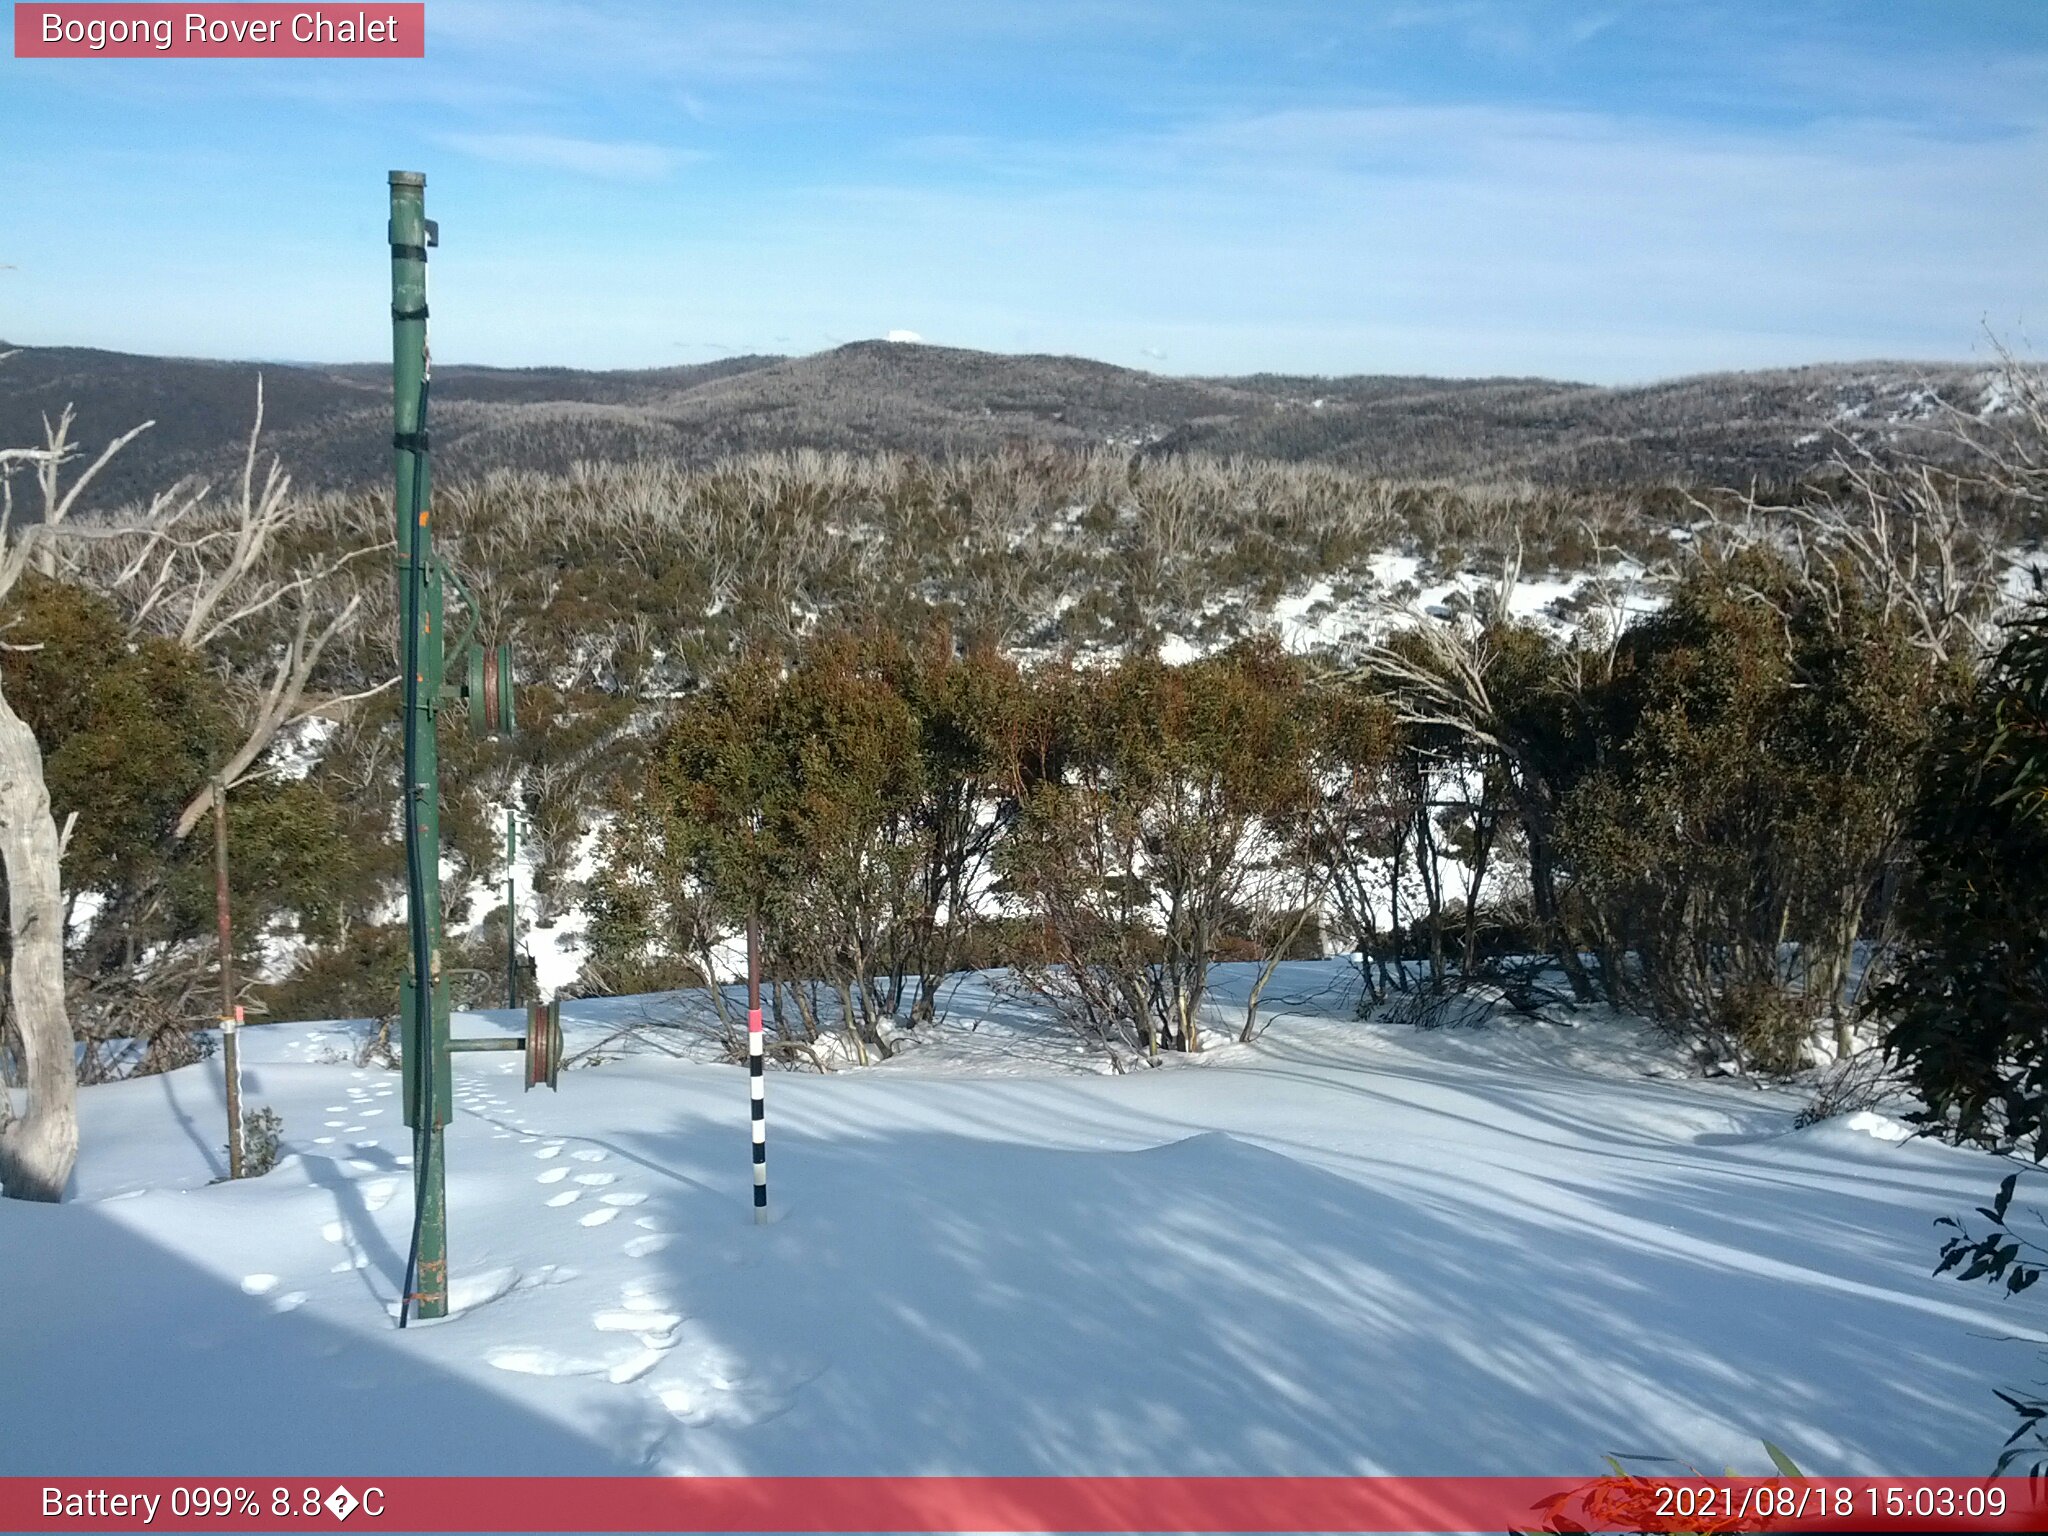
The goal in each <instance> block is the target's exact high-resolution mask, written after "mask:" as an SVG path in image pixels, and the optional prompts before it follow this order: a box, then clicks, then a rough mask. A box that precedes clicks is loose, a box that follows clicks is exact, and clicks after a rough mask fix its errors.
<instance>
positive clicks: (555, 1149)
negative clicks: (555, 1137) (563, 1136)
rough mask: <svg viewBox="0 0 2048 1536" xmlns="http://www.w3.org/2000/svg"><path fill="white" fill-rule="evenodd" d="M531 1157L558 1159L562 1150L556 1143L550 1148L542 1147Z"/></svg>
mask: <svg viewBox="0 0 2048 1536" xmlns="http://www.w3.org/2000/svg"><path fill="white" fill-rule="evenodd" d="M533 1155H534V1156H535V1157H560V1156H561V1155H562V1148H561V1146H560V1144H559V1143H557V1144H556V1145H554V1146H551V1147H542V1148H541V1149H540V1150H539V1151H538V1152H536V1153H534V1154H533Z"/></svg>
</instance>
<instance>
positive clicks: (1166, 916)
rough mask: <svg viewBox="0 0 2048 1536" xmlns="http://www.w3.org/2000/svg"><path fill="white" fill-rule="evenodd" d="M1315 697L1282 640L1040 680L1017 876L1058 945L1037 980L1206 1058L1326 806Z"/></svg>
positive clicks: (1059, 996)
mask: <svg viewBox="0 0 2048 1536" xmlns="http://www.w3.org/2000/svg"><path fill="white" fill-rule="evenodd" d="M1304 686H1305V678H1304V674H1303V670H1302V668H1301V665H1300V664H1299V663H1298V662H1297V661H1295V660H1293V659H1292V658H1289V657H1288V656H1286V655H1285V654H1284V653H1283V652H1282V651H1281V650H1280V649H1279V647H1278V646H1277V644H1275V643H1273V642H1272V641H1270V640H1267V639H1257V640H1253V641H1248V642H1244V643H1242V644H1240V645H1238V646H1235V647H1232V648H1231V649H1230V650H1228V651H1225V652H1222V653H1220V654H1218V655H1216V656H1213V657H1209V658H1205V659H1203V660H1201V661H1196V662H1191V663H1189V664H1187V665H1185V666H1169V665H1167V664H1165V663H1164V662H1162V661H1160V660H1159V659H1158V658H1157V657H1156V656H1142V655H1141V656H1133V657H1129V658H1126V659H1124V660H1123V661H1121V662H1119V663H1118V664H1116V665H1114V666H1112V667H1108V668H1104V669H1101V670H1098V671H1092V672H1088V671H1071V670H1070V671H1065V672H1061V673H1052V674H1047V675H1042V676H1041V677H1040V678H1039V679H1038V680H1037V687H1038V689H1039V690H1041V697H1040V700H1039V703H1038V707H1039V708H1040V709H1041V710H1042V711H1044V712H1045V713H1046V715H1047V717H1048V720H1049V722H1050V723H1049V724H1048V725H1047V726H1046V727H1045V728H1044V729H1043V730H1042V731H1041V732H1040V733H1038V735H1037V736H1036V737H1035V738H1034V739H1033V740H1032V743H1031V751H1030V753H1029V755H1028V757H1027V758H1026V759H1025V760H1023V761H1020V764H1019V767H1018V775H1017V777H1018V798H1019V804H1020V813H1019V816H1018V819H1017V825H1016V828H1015V831H1014V833H1013V835H1012V836H1011V837H1010V838H1009V839H1008V841H1007V843H1006V845H1005V847H1004V850H1003V854H1002V866H1003V870H1004V874H1005V876H1006V879H1007V882H1008V885H1009V887H1010V890H1011V893H1012V894H1013V895H1014V896H1015V897H1016V898H1017V899H1018V900H1019V901H1021V902H1022V903H1023V904H1024V906H1025V907H1026V909H1027V910H1028V911H1029V913H1030V915H1031V917H1032V918H1033V920H1034V921H1035V922H1036V924H1037V925H1038V926H1039V929H1040V932H1041V934H1042V937H1043V951H1042V953H1041V954H1040V955H1039V956H1038V957H1036V958H1035V959H1034V960H1033V962H1032V963H1030V964H1028V965H1027V966H1025V967H1024V974H1025V976H1026V978H1027V980H1029V981H1030V982H1031V983H1032V984H1033V985H1034V986H1036V987H1037V988H1038V989H1039V990H1040V991H1041V992H1043V993H1045V994H1046V995H1047V996H1049V997H1051V998H1053V999H1054V1000H1055V1001H1057V1002H1059V1003H1060V1004H1062V1005H1063V1006H1064V1007H1065V1008H1066V1009H1067V1011H1068V1012H1069V1014H1070V1016H1073V1017H1075V1018H1076V1019H1077V1021H1078V1022H1080V1023H1081V1024H1082V1025H1083V1027H1084V1028H1085V1029H1087V1030H1088V1031H1090V1032H1091V1033H1094V1034H1096V1035H1098V1036H1100V1037H1102V1038H1104V1039H1109V1040H1114V1039H1118V1038H1123V1037H1128V1036H1130V1035H1132V1034H1135V1036H1136V1038H1137V1041H1138V1042H1139V1043H1141V1044H1142V1045H1143V1047H1144V1049H1145V1051H1146V1052H1147V1054H1148V1055H1150V1056H1154V1057H1156V1056H1157V1054H1158V1053H1159V1051H1160V1050H1161V1049H1167V1050H1184V1051H1196V1050H1200V1049H1201V1009H1202V1004H1203V1000H1204V998H1205V996H1206V994H1207V991H1208V983H1209V967H1210V965H1211V963H1212V961H1213V960H1214V958H1215V956H1216V954H1217V952H1218V949H1219V947H1220V946H1221V944H1222V942H1223V940H1224V939H1225V938H1226V937H1227V936H1229V935H1230V933H1231V930H1232V928H1233V927H1234V926H1236V925H1240V924H1241V923H1242V921H1243V917H1244V913H1245V909H1246V907H1247V906H1248V904H1250V902H1251V901H1252V900H1253V898H1254V895H1255V891H1256V890H1257V888H1258V887H1259V886H1260V884H1261V883H1262V880H1263V877H1264V876H1265V875H1266V874H1267V873H1268V872H1270V871H1271V870H1272V869H1273V868H1274V866H1275V864H1276V862H1277V861H1279V860H1281V859H1282V858H1283V857H1284V848H1283V846H1282V844H1281V842H1280V839H1279V837H1278V836H1276V830H1277V829H1278V828H1280V827H1282V826H1283V825H1285V824H1286V823H1288V822H1290V821H1291V820H1292V819H1293V818H1296V817H1298V816H1301V815H1303V814H1305V813H1306V811H1307V808H1308V807H1309V805H1310V804H1311V803H1312V801H1313V798H1314V783H1313V780H1312V776H1311V773H1310V771H1309V757H1308V753H1307V752H1306V751H1305V750H1304V742H1303V737H1304V735H1305V729H1304V722H1305V717H1306V711H1305V709H1304V706H1303V693H1304Z"/></svg>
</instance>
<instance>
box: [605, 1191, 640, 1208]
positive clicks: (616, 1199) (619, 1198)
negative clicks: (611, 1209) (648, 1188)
mask: <svg viewBox="0 0 2048 1536" xmlns="http://www.w3.org/2000/svg"><path fill="white" fill-rule="evenodd" d="M598 1199H600V1200H602V1201H603V1202H604V1203H605V1204H606V1205H645V1204H646V1203H647V1197H646V1196H645V1195H643V1194H639V1193H637V1192H635V1191H631V1190H622V1191H620V1192H619V1193H617V1194H611V1195H599V1196H598Z"/></svg>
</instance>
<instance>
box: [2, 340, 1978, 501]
mask: <svg viewBox="0 0 2048 1536" xmlns="http://www.w3.org/2000/svg"><path fill="white" fill-rule="evenodd" d="M4 350H6V344H5V343H0V351H4ZM259 372H260V373H261V375H262V377H263V387H264V401H265V430H264V439H265V443H266V445H267V447H268V449H269V450H270V451H272V452H275V453H277V454H278V455H280V456H281V457H282V459H283V461H284V463H285V466H286V468H287V469H289V470H290V471H291V472H292V473H293V476H294V478H295V480H296V481H297V483H298V484H299V485H300V486H302V487H306V488H313V489H352V488H357V487H361V486H366V485H379V484H381V483H382V481H383V479H384V476H385V475H386V473H387V472H388V452H389V450H388V442H389V432H390V427H389V422H390V403H389V398H390V397H389V388H390V386H389V371H388V368H387V367H386V365H384V364H381V363H359V364H343V365H333V366H324V365H307V364H278V363H271V364H261V365H258V364H255V363H238V362H212V361H206V360H201V359H191V358H164V357H145V356H138V355H132V354H128V353H120V352H103V351H95V350H90V349H86V348H74V347H23V348H20V349H19V350H18V351H17V353H16V355H15V356H13V357H11V358H9V359H7V361H6V362H4V363H0V442H4V443H9V444H27V443H31V442H35V441H39V440H40V438H41V433H42V426H41V420H42V416H43V415H44V413H46V412H47V413H49V414H51V415H54V414H55V413H56V412H57V411H58V410H61V409H62V408H63V407H64V405H65V404H66V403H67V402H73V403H75V404H76V406H77V408H78V425H79V433H80V436H81V438H82V440H83V441H84V442H86V443H87V444H89V445H94V446H96V445H97V444H99V443H101V442H103V441H105V440H106V439H107V438H108V437H110V436H112V435H114V434H115V433H118V432H121V431H124V430H126V429H127V428H128V427H130V426H133V425H135V424H136V423H137V422H140V421H145V420H153V421H155V423H156V425H155V427H154V428H152V429H151V430H150V431H149V432H148V433H146V434H144V436H143V437H142V438H140V439H138V440H137V442H136V443H135V444H134V445H133V446H132V447H131V448H130V449H129V450H128V452H127V453H126V454H125V455H124V456H123V460H122V462H121V464H120V466H119V473H118V474H111V473H110V477H109V481H108V483H107V484H106V486H105V493H106V495H107V497H109V498H111V499H121V498H123V497H128V496H140V495H144V494H146V493H148V492H149V491H152V490H156V489H160V488H162V487H163V486H165V485H166V484H168V483H169V482H170V481H172V480H174V479H176V478H177V477H178V476H180V475H184V474H194V473H197V474H205V475H210V476H214V477H219V476H222V475H225V474H228V473H231V472H233V470H234V469H235V468H236V467H238V465H239V458H240V452H241V445H242V443H243V442H244V441H245V440H246V438H247V435H248V430H249V424H250V420H251V416H252V412H253V410H254V405H255V399H256V378H257V375H258V373H259ZM1991 378H1992V371H1991V370H1990V369H1988V368H1986V367H1984V366H1981V365H1977V366H1969V365H1956V364H1908V363H1885V362H1873V363H1853V364H1824V365H1817V366H1813V367H1807V368H1792V369H1774V370H1768V371H1759V372H1749V373H1722V374H1706V375H1699V376H1695V377H1691V378H1684V379H1677V380H1672V381H1669V382H1666V383H1659V384H1651V385H1644V386H1636V387H1628V388H1604V387H1600V386H1595V385H1590V384H1574V383H1568V382H1558V381H1554V380H1547V379H1514V378H1508V379H1437V378H1417V377H1395V376H1387V375H1362V376H1354V377H1346V378H1313V377H1292V376H1285V375H1277V374H1256V375H1250V376H1246V377H1240V378H1177V377H1168V376H1165V375H1160V374H1151V373H1145V372H1142V371H1140V370H1137V369H1132V368H1122V367H1118V366H1116V365H1114V364H1110V363H1101V362H1093V361H1090V360H1088V359H1084V358H1074V357H1051V356H1013V355H1007V354H998V353H990V352H975V351H969V350H965V349H960V348H951V347H936V346H928V345H923V344H917V343H905V342H879V341H876V342H855V343H852V344H850V345H847V346H843V347H839V348H836V349H834V350H832V351H829V352H821V353H816V354H812V355H810V356H806V357H775V356H745V357H733V358H726V359H723V360H720V361H717V362H710V363H701V364H695V365H691V366H685V367H676V368H657V369H646V370H637V371H615V372H586V371H582V370H578V369H570V368H481V367H457V366H446V365H444V366H442V367H439V368H437V369H436V370H435V373H434V383H433V401H432V407H431V415H432V430H433V436H434V453H435V464H436V470H437V473H438V474H439V475H440V476H441V477H443V479H444V480H445V479H447V478H449V477H462V476H472V475H477V474H481V473H484V472H486V471H489V470H493V469H533V470H544V471H555V472H559V471H562V470H565V469H567V468H568V467H569V466H570V465H571V464H572V463H574V462H575V461H577V460H608V459H609V460H617V459H636V458H646V457H660V458H675V459H681V460H685V461H689V462H700V463H701V462H704V461H707V460H710V459H714V458H718V457H721V456H724V455H727V454H733V453H743V452H750V451H755V450H763V449H782V448H816V449H827V450H846V451H852V452H866V451H882V452H897V453H918V454H941V453H952V452H973V451H977V450H985V449H990V448H995V447H1000V446H1003V445H1005V444H1010V443H1018V442H1022V443H1029V444H1044V445H1049V446H1055V447H1063V448H1073V449H1079V448H1090V447H1105V446H1107V447H1113V448H1119V449H1124V450H1127V451H1130V452H1133V453H1143V454H1159V453H1174V452H1202V453H1216V454H1236V455H1245V456H1250V457H1260V458H1273V459H1281V460H1286V461H1291V462H1323V463H1331V464H1339V465H1343V466H1346V467H1349V468H1355V469H1363V470H1366V471H1369V472H1373V473H1377V474H1384V475H1386V476H1388V477H1390V478H1395V479H1443V478H1460V479H1479V480H1488V481H1499V480H1533V481H1536V482H1538V483H1545V484H1585V483H1644V482H1663V481H1669V480H1672V479H1682V480H1688V481H1695V482H1699V481H1707V482H1714V483H1741V482H1747V481H1748V480H1750V479H1752V478H1756V477H1762V478H1766V479H1771V478H1783V477H1787V476H1791V475H1796V474H1798V473H1800V472H1802V471H1804V470H1806V469H1810V468H1812V467H1813V466H1814V465H1816V464H1818V463H1819V462H1820V461H1822V460H1823V459H1825V458H1826V456H1827V454H1828V452H1829V451H1830V448H1831V446H1832V443H1833V442H1834V441H1835V439H1834V436H1833V434H1834V433H1836V432H1838V431H1848V432H1855V433H1862V434H1866V435H1867V434H1872V433H1878V434H1898V433H1906V434H1913V433H1916V432H1919V431H1921V430H1923V429H1924V428H1925V427H1927V426H1928V425H1930V424H1931V423H1932V422H1933V421H1934V419H1935V418H1936V417H1937V416H1938V415H1939V414H1940V410H1941V404H1940V402H1942V401H1946V402H1948V403H1950V404H1953V405H1956V406H1959V407H1961V408H1963V409H1966V410H1976V409H1978V408H1980V407H1981V406H1982V405H1983V404H1984V403H1985V402H1986V400H1987V399H1988V398H1989V390H1990V380H1991Z"/></svg>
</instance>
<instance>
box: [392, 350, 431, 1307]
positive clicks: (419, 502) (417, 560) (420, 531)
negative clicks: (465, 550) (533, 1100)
mask: <svg viewBox="0 0 2048 1536" xmlns="http://www.w3.org/2000/svg"><path fill="white" fill-rule="evenodd" d="M427 383H428V380H427V378H426V376H425V374H424V373H422V375H421V377H420V408H419V418H418V422H417V425H416V427H415V431H416V432H417V434H418V435H419V438H420V440H421V441H422V442H424V441H425V437H426V430H427ZM425 482H426V457H425V455H424V453H422V452H420V451H418V450H415V454H414V458H413V466H412V505H411V507H410V508H409V509H408V513H407V517H406V530H407V531H406V582H405V885H406V896H407V898H408V901H409V903H410V907H411V913H410V916H411V919H412V922H411V928H412V974H413V1018H414V1021H415V1023H416V1025H417V1026H418V1027H417V1028H415V1029H414V1031H413V1039H412V1040H410V1041H407V1042H406V1048H407V1049H408V1050H411V1049H413V1048H414V1047H415V1046H416V1045H418V1044H419V1043H421V1042H422V1041H423V1042H425V1044H426V1049H425V1050H423V1051H421V1052H420V1059H419V1061H418V1062H416V1063H415V1064H414V1070H413V1079H412V1080H413V1087H414V1094H415V1097H414V1103H413V1131H412V1242H411V1244H410V1246H409V1247H408V1249H407V1251H406V1256H405V1285H404V1288H403V1289H402V1290H401V1291H400V1292H399V1294H398V1326H399V1327H401V1328H403V1327H404V1326H405V1323H406V1316H407V1314H408V1313H409V1312H411V1310H412V1290H413V1286H414V1285H415V1284H416V1283H417V1280H418V1274H419V1264H420V1226H421V1218H422V1216H423V1215H424V1213H425V1211H426V1197H427V1159H428V1156H429V1155H430V1151H431V1148H432V1146H433V1124H434V1103H435V1100H434V1013H433V1009H434V1001H435V999H434V979H433V976H432V974H431V972H432V967H433V949H432V945H431V944H429V942H428V939H427V921H426V912H427V874H426V859H425V850H424V849H422V848H421V846H420V833H419V816H420V812H421V809H422V807H421V806H420V805H419V803H418V796H419V751H420V736H419V732H420V723H419V722H420V707H419V706H420V615H421V612H422V610H423V609H424V608H425V606H426V605H425V602H424V601H423V599H424V597H425V592H426V584H427V572H426V529H425V526H424V524H423V523H422V521H421V516H420V514H421V512H422V510H423V509H424V503H425V500H426V497H425V493H424V486H425ZM435 638H436V640H438V639H439V638H440V637H439V636H438V635H437V636H436V637H435Z"/></svg>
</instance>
